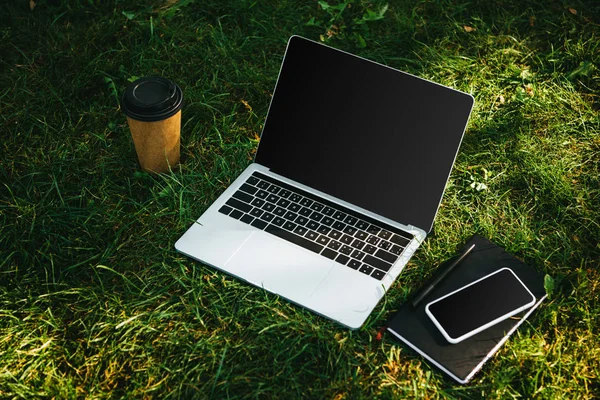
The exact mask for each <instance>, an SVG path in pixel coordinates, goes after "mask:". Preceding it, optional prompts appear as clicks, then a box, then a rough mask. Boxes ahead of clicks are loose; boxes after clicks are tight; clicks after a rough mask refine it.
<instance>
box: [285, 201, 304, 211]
mask: <svg viewBox="0 0 600 400" xmlns="http://www.w3.org/2000/svg"><path fill="white" fill-rule="evenodd" d="M301 208H302V206H301V205H300V204H296V203H290V205H289V206H288V210H290V211H293V212H298V211H300V209H301Z"/></svg>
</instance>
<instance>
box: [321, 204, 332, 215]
mask: <svg viewBox="0 0 600 400" xmlns="http://www.w3.org/2000/svg"><path fill="white" fill-rule="evenodd" d="M321 212H322V213H323V214H325V215H327V216H329V217H331V216H332V215H333V214H334V213H335V210H334V209H333V208H331V207H328V206H325V208H323V209H322V210H321Z"/></svg>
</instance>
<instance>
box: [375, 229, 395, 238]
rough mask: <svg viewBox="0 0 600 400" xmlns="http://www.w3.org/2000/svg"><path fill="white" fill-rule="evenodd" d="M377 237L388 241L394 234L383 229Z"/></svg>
mask: <svg viewBox="0 0 600 400" xmlns="http://www.w3.org/2000/svg"><path fill="white" fill-rule="evenodd" d="M377 236H379V237H380V238H383V239H385V240H388V239H389V238H391V237H392V233H391V232H388V231H386V230H385V229H382V230H381V231H380V232H379V233H378V234H377Z"/></svg>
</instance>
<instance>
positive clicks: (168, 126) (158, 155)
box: [121, 77, 183, 173]
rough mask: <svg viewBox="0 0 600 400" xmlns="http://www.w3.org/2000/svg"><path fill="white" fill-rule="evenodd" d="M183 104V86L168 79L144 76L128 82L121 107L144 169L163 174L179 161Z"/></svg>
mask: <svg viewBox="0 0 600 400" xmlns="http://www.w3.org/2000/svg"><path fill="white" fill-rule="evenodd" d="M182 103H183V92H182V91H181V88H180V87H179V86H177V84H175V83H174V82H172V81H170V80H168V79H165V78H160V77H147V78H140V79H138V80H136V81H134V82H132V83H130V84H129V85H127V88H126V89H125V93H124V94H123V98H122V99H121V108H122V109H123V112H124V113H125V115H126V116H127V123H128V124H129V130H130V131H131V136H132V137H133V143H134V145H135V151H136V153H137V156H138V160H139V162H140V166H141V167H142V169H144V170H146V171H149V172H155V173H161V172H168V171H169V170H170V169H171V168H173V167H175V166H176V165H178V164H179V148H180V132H181V106H182Z"/></svg>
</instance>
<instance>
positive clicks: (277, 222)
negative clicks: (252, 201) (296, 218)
mask: <svg viewBox="0 0 600 400" xmlns="http://www.w3.org/2000/svg"><path fill="white" fill-rule="evenodd" d="M283 224H285V219H283V218H281V217H275V218H274V219H273V225H276V226H283Z"/></svg>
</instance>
